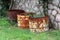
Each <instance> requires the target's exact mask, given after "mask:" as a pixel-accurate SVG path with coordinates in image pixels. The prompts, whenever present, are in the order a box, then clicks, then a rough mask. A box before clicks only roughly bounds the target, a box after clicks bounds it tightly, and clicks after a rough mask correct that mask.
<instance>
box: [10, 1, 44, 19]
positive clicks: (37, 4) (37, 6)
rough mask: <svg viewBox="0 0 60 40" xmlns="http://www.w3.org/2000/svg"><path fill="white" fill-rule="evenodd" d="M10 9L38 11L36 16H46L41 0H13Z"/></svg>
mask: <svg viewBox="0 0 60 40" xmlns="http://www.w3.org/2000/svg"><path fill="white" fill-rule="evenodd" d="M9 9H12V10H14V9H15V10H24V11H26V12H33V13H36V14H35V15H34V17H35V18H37V17H44V16H45V15H44V12H43V11H44V8H43V1H41V0H11V5H10V8H9Z"/></svg>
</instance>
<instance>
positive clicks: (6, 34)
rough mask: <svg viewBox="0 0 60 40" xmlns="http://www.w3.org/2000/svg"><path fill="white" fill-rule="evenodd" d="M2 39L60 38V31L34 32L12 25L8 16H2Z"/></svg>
mask: <svg viewBox="0 0 60 40" xmlns="http://www.w3.org/2000/svg"><path fill="white" fill-rule="evenodd" d="M0 40H60V31H59V30H51V31H48V32H43V33H33V32H30V31H29V29H24V30H23V29H19V28H18V27H17V26H16V25H11V24H10V23H9V22H8V21H7V18H0Z"/></svg>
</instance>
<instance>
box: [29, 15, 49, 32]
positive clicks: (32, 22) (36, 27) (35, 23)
mask: <svg viewBox="0 0 60 40" xmlns="http://www.w3.org/2000/svg"><path fill="white" fill-rule="evenodd" d="M48 21H49V20H48V17H46V16H45V17H41V18H30V19H29V29H30V31H32V32H44V31H48V29H49V26H48V24H49V22H48Z"/></svg>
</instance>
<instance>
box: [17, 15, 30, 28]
mask: <svg viewBox="0 0 60 40" xmlns="http://www.w3.org/2000/svg"><path fill="white" fill-rule="evenodd" d="M17 21H18V27H19V28H22V29H24V28H29V16H26V15H21V14H17Z"/></svg>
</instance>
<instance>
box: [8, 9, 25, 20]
mask: <svg viewBox="0 0 60 40" xmlns="http://www.w3.org/2000/svg"><path fill="white" fill-rule="evenodd" d="M23 12H25V11H23V10H8V12H7V17H8V20H9V21H17V14H18V13H23Z"/></svg>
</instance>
